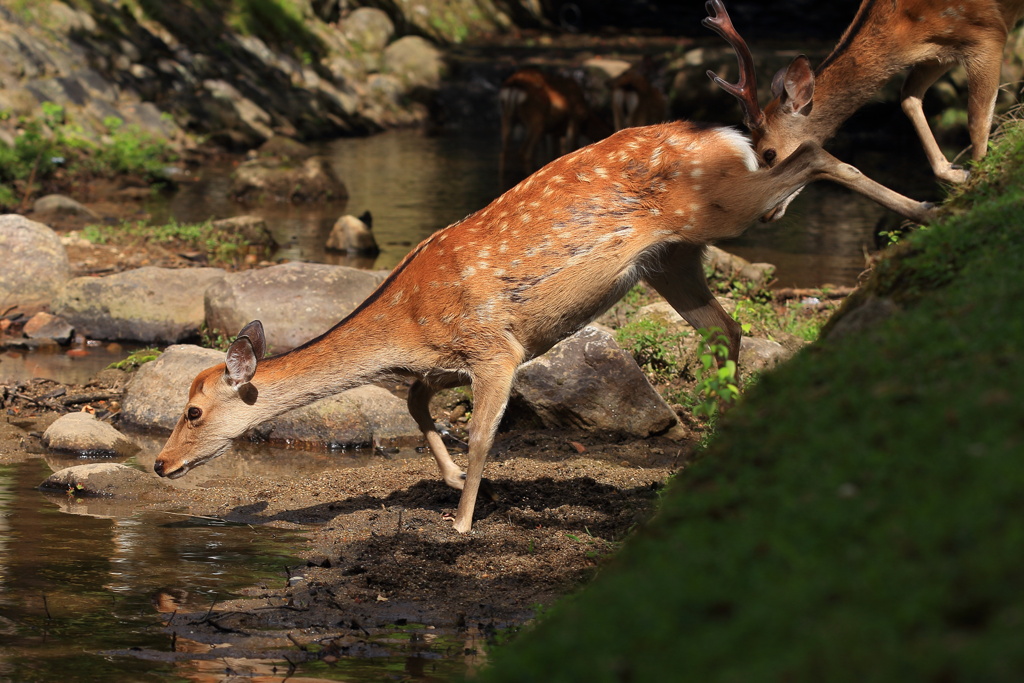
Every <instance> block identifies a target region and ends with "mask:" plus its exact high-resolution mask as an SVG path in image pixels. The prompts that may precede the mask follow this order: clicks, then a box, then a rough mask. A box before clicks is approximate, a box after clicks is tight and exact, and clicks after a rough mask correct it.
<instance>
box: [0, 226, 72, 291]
mask: <svg viewBox="0 0 1024 683" xmlns="http://www.w3.org/2000/svg"><path fill="white" fill-rule="evenodd" d="M0 254H3V259H4V267H3V268H0V301H2V302H3V306H4V308H5V309H6V308H10V307H12V306H18V307H22V308H31V307H33V306H41V305H47V304H49V303H50V302H51V301H52V300H53V298H54V297H55V296H56V295H57V293H58V292H59V291H60V290H61V288H62V287H64V283H65V282H67V281H68V279H70V278H71V262H70V261H69V260H68V254H67V251H66V250H65V249H64V246H63V245H62V244H61V243H60V238H59V237H58V236H57V233H56V232H54V231H53V230H51V229H50V228H49V227H47V226H45V225H43V224H42V223H37V222H35V221H30V220H28V219H27V218H25V217H23V216H19V215H17V214H6V215H3V216H0Z"/></svg>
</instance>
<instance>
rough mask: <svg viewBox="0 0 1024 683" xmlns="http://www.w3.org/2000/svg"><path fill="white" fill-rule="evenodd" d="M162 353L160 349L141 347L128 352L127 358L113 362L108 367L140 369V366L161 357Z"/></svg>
mask: <svg viewBox="0 0 1024 683" xmlns="http://www.w3.org/2000/svg"><path fill="white" fill-rule="evenodd" d="M160 353H161V351H160V349H154V348H146V349H139V350H137V351H132V352H131V353H130V354H128V357H127V358H124V359H122V360H119V361H115V362H113V363H111V364H110V365H109V366H108V367H111V368H114V369H115V370H126V371H131V370H138V369H139V366H141V365H143V364H145V363H148V362H149V361H151V360H156V359H157V358H159V357H160Z"/></svg>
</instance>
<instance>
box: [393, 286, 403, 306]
mask: <svg viewBox="0 0 1024 683" xmlns="http://www.w3.org/2000/svg"><path fill="white" fill-rule="evenodd" d="M404 296H405V290H404V289H400V290H398V291H397V292H395V295H394V296H393V297H391V303H393V304H398V303H401V302H402V298H403V297H404Z"/></svg>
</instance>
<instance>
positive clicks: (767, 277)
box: [706, 247, 775, 289]
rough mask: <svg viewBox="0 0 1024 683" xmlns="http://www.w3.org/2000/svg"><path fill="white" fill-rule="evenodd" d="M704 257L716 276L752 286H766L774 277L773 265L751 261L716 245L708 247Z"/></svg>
mask: <svg viewBox="0 0 1024 683" xmlns="http://www.w3.org/2000/svg"><path fill="white" fill-rule="evenodd" d="M706 258H707V262H708V264H709V265H710V266H711V268H712V269H713V270H714V271H715V274H716V277H720V278H722V279H726V280H736V279H739V280H743V281H745V282H748V283H750V285H751V287H754V288H758V289H759V288H762V287H766V286H767V285H768V284H769V283H770V282H771V281H772V279H773V278H774V277H775V266H773V265H772V264H770V263H751V262H750V261H747V260H746V259H744V258H741V257H739V256H736V255H735V254H730V253H729V252H727V251H724V250H722V249H719V248H718V247H708V250H707V257H706Z"/></svg>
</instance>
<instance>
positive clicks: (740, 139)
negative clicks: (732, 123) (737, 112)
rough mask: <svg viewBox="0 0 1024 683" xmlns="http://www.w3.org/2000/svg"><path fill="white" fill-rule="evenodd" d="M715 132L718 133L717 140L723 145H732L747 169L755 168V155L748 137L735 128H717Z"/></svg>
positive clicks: (753, 169)
mask: <svg viewBox="0 0 1024 683" xmlns="http://www.w3.org/2000/svg"><path fill="white" fill-rule="evenodd" d="M715 132H716V133H718V138H719V141H720V142H721V143H722V144H723V145H726V146H730V147H732V148H733V150H734V151H735V152H736V154H737V155H739V157H740V160H741V161H742V162H743V165H744V166H746V167H747V170H748V171H750V172H754V171H756V170H757V155H756V154H754V148H753V146H752V145H751V143H750V138H748V137H747V136H746V135H744V134H743V133H741V132H739V131H738V130H736V129H735V128H718V129H716V130H715Z"/></svg>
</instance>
